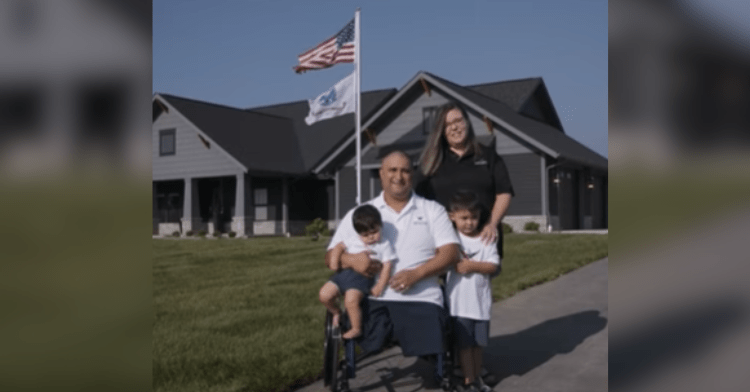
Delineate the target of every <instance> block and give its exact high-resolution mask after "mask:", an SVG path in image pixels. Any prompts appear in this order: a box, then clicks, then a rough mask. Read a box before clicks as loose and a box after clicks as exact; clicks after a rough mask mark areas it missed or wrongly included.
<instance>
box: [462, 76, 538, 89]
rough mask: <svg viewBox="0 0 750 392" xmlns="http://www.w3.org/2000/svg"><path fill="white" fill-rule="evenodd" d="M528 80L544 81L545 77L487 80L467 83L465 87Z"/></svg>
mask: <svg viewBox="0 0 750 392" xmlns="http://www.w3.org/2000/svg"><path fill="white" fill-rule="evenodd" d="M527 80H539V81H543V78H542V77H541V76H532V77H528V78H521V79H510V80H498V81H496V82H487V83H478V84H467V85H464V87H466V88H471V87H480V86H489V85H492V84H499V83H511V82H523V81H527Z"/></svg>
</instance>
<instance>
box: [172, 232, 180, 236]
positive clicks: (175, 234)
mask: <svg viewBox="0 0 750 392" xmlns="http://www.w3.org/2000/svg"><path fill="white" fill-rule="evenodd" d="M179 236H180V232H179V231H175V232H174V233H172V237H179Z"/></svg>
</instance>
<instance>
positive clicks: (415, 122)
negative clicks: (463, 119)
mask: <svg viewBox="0 0 750 392" xmlns="http://www.w3.org/2000/svg"><path fill="white" fill-rule="evenodd" d="M446 102H448V98H446V96H445V95H443V94H442V93H440V92H439V91H436V90H432V95H431V96H428V95H427V94H426V93H423V94H422V95H421V96H420V97H419V98H417V100H416V101H414V102H413V103H412V104H411V105H409V106H408V107H407V108H406V109H405V110H403V111H401V112H400V113H397V114H396V115H395V118H394V119H393V121H391V122H390V123H389V124H388V125H387V126H386V127H385V128H384V129H383V130H382V131H381V132H380V133H379V134H378V136H377V144H378V146H387V145H391V144H394V143H397V144H399V145H402V146H405V147H404V148H405V149H410V148H411V147H412V146H418V147H417V148H418V149H419V150H421V146H423V145H424V142H425V141H426V139H427V135H425V134H424V133H423V126H422V121H423V117H422V116H423V114H422V109H423V108H425V107H430V106H440V105H443V104H444V103H446ZM469 121H471V125H472V127H473V128H474V133H475V134H476V135H477V136H478V137H483V136H488V135H489V133H488V132H487V127H486V126H485V124H484V120H483V119H482V117H481V116H477V115H476V114H475V113H472V112H469ZM493 131H494V132H493V133H494V135H495V138H496V148H497V152H498V154H501V155H504V154H524V153H529V152H531V150H530V149H529V148H528V147H526V146H524V145H523V144H521V143H519V142H518V141H516V140H515V139H513V138H511V137H510V136H508V134H509V132H507V131H505V130H503V129H502V128H499V127H497V126H495V127H494V129H493ZM372 147H373V146H372V145H370V144H369V143H368V144H366V145H365V147H364V148H363V149H362V162H363V164H371V163H374V162H376V161H377V157H376V154H375V150H376V149H374V148H372ZM355 159H356V158H355V157H352V159H350V160H349V161H348V162H347V163H346V165H347V166H354V164H355Z"/></svg>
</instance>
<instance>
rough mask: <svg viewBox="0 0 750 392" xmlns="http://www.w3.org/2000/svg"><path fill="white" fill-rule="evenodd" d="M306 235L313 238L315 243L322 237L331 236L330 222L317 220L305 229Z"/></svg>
mask: <svg viewBox="0 0 750 392" xmlns="http://www.w3.org/2000/svg"><path fill="white" fill-rule="evenodd" d="M305 235H307V236H308V237H312V240H313V241H317V239H318V237H320V236H321V235H325V236H327V235H331V231H330V230H328V222H326V221H324V220H323V219H321V218H315V220H314V221H312V222H311V223H310V224H309V225H307V226H306V227H305Z"/></svg>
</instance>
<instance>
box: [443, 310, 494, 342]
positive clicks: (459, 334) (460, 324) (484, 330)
mask: <svg viewBox="0 0 750 392" xmlns="http://www.w3.org/2000/svg"><path fill="white" fill-rule="evenodd" d="M451 320H452V321H453V331H454V336H455V338H456V344H457V345H458V348H460V349H463V348H469V347H475V346H480V347H487V343H488V342H489V340H490V322H489V321H488V320H473V319H468V318H463V317H451Z"/></svg>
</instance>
